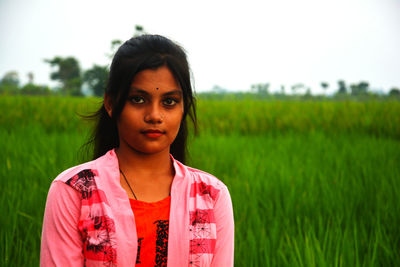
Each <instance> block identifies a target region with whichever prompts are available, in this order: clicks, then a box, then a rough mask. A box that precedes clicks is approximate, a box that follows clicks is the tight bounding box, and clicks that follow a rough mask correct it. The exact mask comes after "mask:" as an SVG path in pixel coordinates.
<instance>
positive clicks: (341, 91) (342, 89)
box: [337, 80, 347, 94]
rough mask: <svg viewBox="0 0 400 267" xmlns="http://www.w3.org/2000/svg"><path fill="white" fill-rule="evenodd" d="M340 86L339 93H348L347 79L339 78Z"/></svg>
mask: <svg viewBox="0 0 400 267" xmlns="http://www.w3.org/2000/svg"><path fill="white" fill-rule="evenodd" d="M338 87H339V89H338V91H337V93H338V94H347V88H346V83H345V81H343V80H339V81H338Z"/></svg>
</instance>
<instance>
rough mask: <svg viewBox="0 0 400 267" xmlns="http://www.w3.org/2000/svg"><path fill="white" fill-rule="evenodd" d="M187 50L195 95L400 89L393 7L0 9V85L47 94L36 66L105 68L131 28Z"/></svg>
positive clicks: (281, 1)
mask: <svg viewBox="0 0 400 267" xmlns="http://www.w3.org/2000/svg"><path fill="white" fill-rule="evenodd" d="M136 24H139V25H142V26H143V27H144V28H145V30H146V31H147V32H149V33H157V34H162V35H165V36H167V37H169V38H171V39H173V40H175V41H177V42H178V43H180V44H181V45H182V46H183V47H184V48H185V49H186V50H187V53H188V56H189V61H190V64H191V67H192V72H193V74H194V80H195V88H196V90H197V91H205V90H209V89H211V88H212V87H213V86H214V85H219V86H221V87H223V88H227V89H229V90H248V89H249V88H250V86H251V84H254V83H265V82H269V83H271V86H272V88H273V89H274V88H276V89H277V88H279V87H280V85H281V84H283V85H286V86H290V85H292V84H294V83H304V84H305V85H306V86H310V87H311V88H312V90H313V92H320V91H321V89H320V86H319V84H320V82H321V81H327V82H329V83H330V87H331V89H330V90H331V91H334V90H336V89H337V84H336V83H337V80H339V79H344V80H345V81H346V82H347V83H357V82H359V81H363V80H366V81H369V82H370V85H371V87H372V88H375V89H377V90H383V91H385V92H387V91H388V90H389V89H390V88H391V87H394V86H396V87H400V49H399V48H400V1H399V0H275V1H253V0H247V1H234V0H213V1H209V0H203V1H190V0H185V1H178V0H168V1H165V0H163V1H157V0H153V1H132V0H131V1H122V0H113V1H111V0H109V1H102V0H84V1H83V0H56V1H55V0H0V77H2V76H3V75H4V74H5V73H6V72H7V71H10V70H15V71H18V72H19V75H20V78H21V80H22V81H23V82H26V81H27V73H28V72H30V71H32V72H33V73H34V75H35V83H39V84H44V83H46V84H49V83H50V82H49V73H50V70H51V69H50V67H49V65H48V64H46V63H44V62H43V59H46V58H47V59H49V58H53V57H54V56H65V57H66V56H74V57H76V58H77V59H78V60H79V61H80V63H81V67H82V68H83V69H88V68H90V67H91V66H92V65H93V64H94V63H96V64H107V65H109V63H110V60H109V59H108V58H107V57H106V56H105V54H106V53H108V52H109V51H110V42H111V40H113V39H121V40H126V39H129V38H130V37H131V36H132V34H133V33H134V28H135V25H136Z"/></svg>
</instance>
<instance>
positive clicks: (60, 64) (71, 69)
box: [0, 25, 145, 96]
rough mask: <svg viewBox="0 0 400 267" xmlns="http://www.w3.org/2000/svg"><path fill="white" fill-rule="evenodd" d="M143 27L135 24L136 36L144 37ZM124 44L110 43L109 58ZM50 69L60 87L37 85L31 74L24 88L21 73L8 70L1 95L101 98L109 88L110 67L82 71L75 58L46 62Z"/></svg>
mask: <svg viewBox="0 0 400 267" xmlns="http://www.w3.org/2000/svg"><path fill="white" fill-rule="evenodd" d="M144 33H145V31H144V29H143V27H142V26H140V25H136V26H135V31H134V34H133V36H138V35H141V34H144ZM121 44H122V41H121V40H118V39H115V40H112V41H111V47H110V50H111V51H110V53H109V54H108V57H109V58H110V60H111V58H112V57H113V56H114V53H115V51H116V49H117V48H118V47H119V46H120V45H121ZM44 63H46V64H49V66H50V68H51V69H52V70H51V73H50V79H51V80H52V81H56V82H58V83H59V86H58V87H57V88H49V86H47V85H37V84H35V83H34V74H33V73H32V72H30V73H28V83H27V84H25V85H23V86H21V82H20V78H19V74H18V72H16V71H9V72H7V73H5V74H4V76H3V77H2V78H1V80H0V94H3V95H4V94H6V95H19V94H24V95H64V96H84V95H94V96H102V95H103V94H104V88H105V87H106V83H107V79H108V73H109V68H108V66H104V65H99V64H94V65H93V66H92V67H91V68H90V69H87V70H82V68H81V66H80V64H79V60H78V59H76V58H75V57H71V56H69V57H61V56H56V57H54V58H52V59H45V60H44Z"/></svg>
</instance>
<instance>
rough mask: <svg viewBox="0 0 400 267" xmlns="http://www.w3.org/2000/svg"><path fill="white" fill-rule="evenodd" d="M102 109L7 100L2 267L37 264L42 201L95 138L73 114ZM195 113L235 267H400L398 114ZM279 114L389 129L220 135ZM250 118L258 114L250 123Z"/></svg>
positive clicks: (198, 141)
mask: <svg viewBox="0 0 400 267" xmlns="http://www.w3.org/2000/svg"><path fill="white" fill-rule="evenodd" d="M97 101H98V100H97V99H92V100H89V101H87V100H84V99H75V98H66V99H62V98H1V99H0V103H2V105H0V110H1V112H0V114H1V117H0V140H2V141H1V142H0V149H1V151H2V153H1V154H0V177H1V179H0V187H1V188H2V194H1V195H0V208H1V211H2V212H3V216H1V219H0V229H1V231H0V242H1V244H2V245H1V247H0V253H1V255H2V257H1V258H0V265H1V266H32V265H37V264H38V261H39V251H40V234H41V224H42V217H43V212H44V205H45V200H46V195H47V190H48V188H49V186H50V183H51V181H52V179H54V177H55V176H56V175H57V174H58V173H60V172H61V171H63V170H64V169H66V168H68V167H70V166H73V165H75V164H77V163H79V148H80V146H81V145H82V144H83V143H84V141H86V137H87V132H88V130H89V128H88V127H89V125H88V124H83V123H82V122H80V119H79V117H78V116H77V115H76V114H75V113H74V112H75V111H78V112H80V113H84V112H85V111H86V110H87V109H88V108H89V109H91V108H92V107H96V105H97V104H96V102H97ZM7 103H8V104H7ZM10 103H11V104H10ZM199 104H200V105H199V109H198V110H199V117H200V122H201V124H200V125H201V126H202V127H203V128H202V129H201V130H202V132H201V134H200V135H199V136H198V137H197V138H195V139H194V140H193V141H192V142H191V144H190V155H191V157H190V160H189V164H190V165H191V166H193V167H197V168H199V169H202V170H205V171H208V172H210V173H212V174H214V175H215V176H217V177H218V178H220V179H221V180H222V181H223V182H224V183H225V184H226V185H227V186H228V188H229V190H230V193H231V196H232V201H233V205H234V213H235V224H236V235H235V263H236V266H396V265H398V262H400V245H399V244H400V230H399V227H398V225H400V205H398V196H399V195H400V192H399V191H400V179H399V178H400V168H399V167H398V162H400V142H399V140H398V138H397V136H396V135H392V134H388V133H389V132H390V131H392V130H387V129H396V127H397V126H395V125H390V124H391V123H392V122H393V121H394V122H396V119H398V113H396V112H398V111H397V110H398V104H397V103H375V104H374V103H372V104H371V103H364V104H363V105H365V106H362V105H361V104H360V103H350V102H349V103H347V104H346V103H334V104H330V103H329V104H328V103H325V102H322V103H314V104H312V103H300V102H299V103H298V102H293V103H292V102H288V103H279V102H278V103H275V102H254V103H253V104H252V103H250V102H243V103H241V102H239V103H230V102H220V103H218V102H215V101H211V102H208V101H204V102H200V103H199ZM381 104H382V105H381ZM231 105H233V106H234V107H240V106H248V111H246V112H248V113H247V115H248V117H246V116H244V115H243V114H242V113H245V112H240V111H239V110H236V111H235V110H233V111H232V112H236V114H242V115H241V116H242V117H239V118H237V117H234V116H233V115H230V111H226V110H225V111H224V109H228V107H231ZM257 105H259V106H258V107H257ZM263 105H265V106H268V107H263ZM279 105H282V106H285V105H286V108H287V110H286V111H285V112H286V113H287V116H288V118H289V117H290V118H293V120H292V123H294V124H295V123H296V122H295V121H296V113H298V112H299V109H296V108H295V107H294V108H293V109H290V107H291V106H292V105H293V106H296V105H297V107H300V106H301V107H302V110H303V109H304V110H308V111H305V112H309V113H308V114H309V116H312V115H311V114H314V113H315V114H323V113H324V112H328V111H326V110H329V109H328V108H326V107H327V106H329V105H332V106H331V107H334V108H332V109H337V111H335V112H339V113H342V114H348V113H347V112H349V111H346V110H342V111H339V109H340V108H339V107H340V105H342V106H341V107H342V108H343V109H346V108H345V107H346V105H348V106H353V105H354V106H353V107H355V108H354V109H353V110H358V111H357V112H358V113H357V112H355V111H354V112H353V113H354V116H355V117H352V118H351V120H352V121H355V122H356V121H360V120H361V121H362V120H364V119H365V118H364V116H363V115H362V114H364V113H363V112H359V111H360V110H364V111H365V112H367V113H368V112H370V113H369V114H383V113H384V114H385V116H386V117H388V118H391V120H390V121H391V122H388V121H386V122H385V123H382V125H383V126H382V127H383V128H384V129H386V130H385V131H388V132H386V133H385V134H382V132H379V131H378V133H377V134H376V133H375V132H370V131H367V130H366V129H367V128H362V127H364V126H362V125H363V123H361V122H357V123H355V124H354V125H361V126H359V127H361V130H360V129H358V128H354V130H351V131H348V130H344V128H343V129H331V130H329V129H328V128H323V127H322V126H323V125H328V124H330V123H335V121H334V120H332V119H329V118H333V117H329V116H327V115H326V117H325V118H326V122H325V124H324V123H322V122H321V124H320V125H319V126H315V127H314V130H312V131H311V130H304V131H300V130H299V129H297V128H295V126H292V128H290V130H282V131H280V130H278V128H277V129H276V130H274V131H270V130H268V129H265V131H264V132H260V133H259V132H257V131H248V132H241V131H240V130H238V129H239V128H235V127H237V126H232V127H233V130H231V131H228V129H229V127H231V126H229V124H227V125H225V126H223V127H222V126H221V127H222V128H218V127H220V126H218V124H217V122H218V121H224V120H226V119H229V118H230V117H229V116H231V117H232V120H235V123H237V124H238V125H240V124H245V125H247V124H248V122H247V120H251V119H252V118H250V117H251V116H253V115H254V116H255V117H257V116H258V118H260V119H262V118H263V116H261V115H259V114H258V113H257V114H256V111H257V110H263V109H265V110H270V109H272V107H275V108H276V109H277V110H278V111H277V110H273V109H272V110H270V113H273V114H283V113H285V112H284V111H283V107H282V110H280V111H279V108H278V107H279ZM308 105H309V106H308ZM318 105H321V106H324V105H327V106H324V107H323V108H322V109H324V108H325V109H326V110H325V109H324V110H325V111H320V110H319V109H317V108H316V106H318ZM360 105H361V106H360ZM368 105H371V106H374V107H373V108H371V107H370V106H368ZM390 105H392V106H390ZM11 106H13V107H14V108H15V110H10V107H11ZM252 107H255V108H254V112H250V110H251V108H252ZM313 108H314V109H313ZM374 108H375V109H376V110H375V111H374V110H373V109H374ZM18 112H19V113H18ZM223 112H225V113H223ZM387 112H388V113H389V114H386V113H387ZM16 114H19V115H16ZM35 116H36V117H35ZM276 116H278V115H276ZM279 116H281V115H279ZM282 116H284V115H282ZM301 116H305V115H304V114H301V115H299V118H300V117H301ZM357 116H358V117H357ZM370 116H372V115H370ZM266 117H267V116H266ZM305 117H306V116H305ZM317 117H318V116H317ZM206 119H207V120H206ZM307 119H308V120H310V121H311V122H312V121H315V120H312V119H310V118H307ZM212 120H214V124H212ZM337 120H338V121H340V120H339V118H337ZM288 121H289V119H288ZM372 121H373V122H374V123H375V124H374V123H372V125H376V123H377V122H376V121H374V120H372ZM337 123H339V122H337ZM388 124H389V125H388ZM235 125H236V124H235ZM260 125H261V124H260ZM317 125H318V124H317ZM336 125H339V124H336ZM300 126H301V125H300ZM300 126H299V127H300ZM59 127H60V128H59ZM260 127H261V126H260ZM338 127H339V126H338ZM354 127H355V126H354ZM216 129H220V130H218V131H217V130H216ZM224 129H225V130H224ZM244 129H250V128H249V127H248V128H244ZM254 129H256V128H254ZM244 133H246V134H244ZM392 133H393V132H392ZM389 137H390V138H389ZM393 137H394V138H393Z"/></svg>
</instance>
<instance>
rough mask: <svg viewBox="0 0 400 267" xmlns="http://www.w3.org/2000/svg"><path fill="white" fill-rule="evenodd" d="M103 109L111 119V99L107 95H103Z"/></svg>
mask: <svg viewBox="0 0 400 267" xmlns="http://www.w3.org/2000/svg"><path fill="white" fill-rule="evenodd" d="M104 108H105V109H106V111H107V113H108V116H110V118H112V101H111V97H110V96H108V95H107V94H104Z"/></svg>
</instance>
